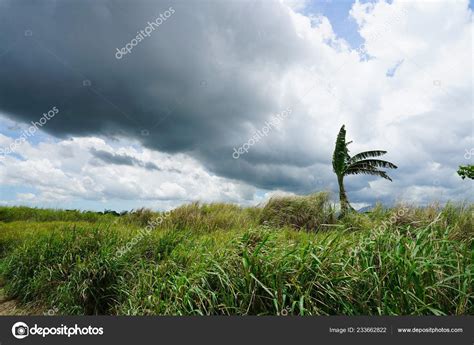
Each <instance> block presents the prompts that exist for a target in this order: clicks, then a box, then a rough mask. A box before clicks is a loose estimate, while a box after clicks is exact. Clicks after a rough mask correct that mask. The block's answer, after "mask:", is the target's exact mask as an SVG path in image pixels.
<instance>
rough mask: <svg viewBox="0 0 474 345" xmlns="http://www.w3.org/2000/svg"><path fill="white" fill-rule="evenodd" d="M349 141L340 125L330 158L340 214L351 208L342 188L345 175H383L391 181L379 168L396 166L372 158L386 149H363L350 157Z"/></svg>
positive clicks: (383, 152)
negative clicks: (336, 187) (336, 186)
mask: <svg viewBox="0 0 474 345" xmlns="http://www.w3.org/2000/svg"><path fill="white" fill-rule="evenodd" d="M350 143H352V141H349V142H346V129H345V127H344V125H342V127H341V129H340V130H339V134H338V135H337V139H336V145H335V148H334V154H333V158H332V167H333V170H334V172H335V173H336V176H337V183H338V185H339V200H340V204H341V213H342V214H346V213H347V211H348V210H353V209H352V207H351V205H350V204H349V200H348V199H347V195H346V190H345V188H344V177H345V176H347V175H360V174H365V175H374V176H379V177H383V178H384V179H387V180H390V181H392V179H391V178H390V177H389V176H388V175H387V173H386V172H385V171H383V170H380V169H379V168H390V169H396V168H397V166H396V165H395V164H393V163H390V162H387V161H384V160H381V159H374V157H379V156H382V155H384V154H386V153H387V151H381V150H374V151H365V152H360V153H358V154H356V155H354V156H352V157H351V156H350V155H349V149H348V148H347V146H348V145H349V144H350Z"/></svg>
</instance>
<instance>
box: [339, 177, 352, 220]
mask: <svg viewBox="0 0 474 345" xmlns="http://www.w3.org/2000/svg"><path fill="white" fill-rule="evenodd" d="M337 183H338V184H339V201H340V203H341V214H342V215H344V214H346V213H347V211H348V210H349V209H350V208H351V206H350V205H349V200H347V195H346V190H345V189H344V177H343V176H338V177H337Z"/></svg>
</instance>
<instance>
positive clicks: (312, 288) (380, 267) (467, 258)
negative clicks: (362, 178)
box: [0, 194, 474, 315]
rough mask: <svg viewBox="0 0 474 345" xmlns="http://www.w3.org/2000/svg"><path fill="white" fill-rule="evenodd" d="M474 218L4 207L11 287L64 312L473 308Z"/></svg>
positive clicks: (322, 202)
mask: <svg viewBox="0 0 474 345" xmlns="http://www.w3.org/2000/svg"><path fill="white" fill-rule="evenodd" d="M473 213H474V205H472V204H471V205H446V206H444V207H438V206H431V207H425V208H416V207H412V206H406V205H399V206H397V207H395V208H392V209H385V208H382V207H381V206H379V207H376V208H375V209H374V210H373V211H371V212H369V213H364V214H356V213H354V214H349V215H347V216H346V217H344V218H342V219H337V217H336V215H335V213H334V210H333V208H332V207H331V206H330V203H329V200H328V196H327V195H325V194H316V195H311V196H307V197H293V198H283V199H274V200H272V201H271V202H270V203H269V204H268V205H267V206H266V207H264V208H257V207H254V208H240V207H237V206H234V205H228V204H210V205H205V204H191V205H187V206H182V207H179V208H177V209H175V210H173V211H172V212H170V213H163V214H160V213H154V212H151V211H147V210H138V211H136V212H133V213H129V214H125V215H121V216H114V215H110V214H105V215H101V214H95V213H81V212H77V211H75V212H71V211H59V210H41V209H31V208H24V207H22V208H15V207H3V208H0V277H1V285H2V287H3V291H4V294H5V295H6V296H7V297H8V298H12V299H15V300H16V301H18V303H20V305H22V304H23V305H30V306H31V305H33V306H35V308H36V309H38V308H39V309H41V310H54V311H55V313H56V314H80V315H82V314H111V315H217V314H219V315H287V314H288V315H433V314H434V315H445V314H447V315H466V314H470V315H473V314H474V230H473V223H472V217H473ZM150 222H151V223H150ZM147 224H154V225H153V227H151V226H149V225H148V228H147Z"/></svg>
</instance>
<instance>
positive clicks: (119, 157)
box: [90, 148, 161, 171]
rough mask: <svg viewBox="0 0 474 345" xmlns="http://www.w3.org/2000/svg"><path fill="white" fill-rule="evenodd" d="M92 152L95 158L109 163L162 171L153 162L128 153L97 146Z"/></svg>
mask: <svg viewBox="0 0 474 345" xmlns="http://www.w3.org/2000/svg"><path fill="white" fill-rule="evenodd" d="M90 153H91V154H92V156H94V157H95V158H97V159H99V160H101V161H102V162H104V163H107V164H118V165H129V166H139V167H142V168H145V169H147V170H157V171H161V169H160V168H159V167H158V166H157V165H156V164H155V163H153V162H143V161H141V160H139V159H137V158H135V157H132V156H128V155H126V154H114V153H110V152H107V151H104V150H97V149H95V148H92V149H91V150H90Z"/></svg>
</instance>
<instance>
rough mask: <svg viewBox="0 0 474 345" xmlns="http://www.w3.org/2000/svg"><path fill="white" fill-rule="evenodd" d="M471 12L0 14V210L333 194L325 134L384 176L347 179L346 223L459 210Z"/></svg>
mask: <svg viewBox="0 0 474 345" xmlns="http://www.w3.org/2000/svg"><path fill="white" fill-rule="evenodd" d="M472 8H473V4H472V3H471V4H470V3H469V1H467V0H464V1H453V0H450V1H409V2H408V1H404V2H402V1H396V0H394V1H355V2H354V1H349V0H348V1H342V0H340V1H337V0H317V1H298V0H289V1H270V0H262V1H255V0H249V1H247V0H233V1H217V0H212V1H193V2H191V1H177V0H171V1H161V0H160V1H158V0H156V1H155V0H143V1H142V0H139V1H137V0H134V1H131V0H130V1H125V0H115V1H112V0H108V1H107V0H94V1H92V0H90V1H89V0H83V1H80V2H79V1H72V0H44V1H41V2H39V1H28V0H25V1H18V0H0V42H1V45H0V153H1V155H0V204H4V205H18V204H24V205H34V206H42V207H61V208H81V209H95V210H102V209H104V208H111V209H116V210H124V209H131V208H137V207H140V206H147V207H151V208H154V209H167V208H170V207H174V206H176V205H179V204H182V203H186V202H190V201H194V200H201V201H205V202H213V201H223V202H235V203H239V204H242V205H253V204H257V203H260V202H262V201H264V200H265V199H266V198H268V197H269V196H270V195H273V194H274V193H297V194H307V193H311V192H314V191H318V190H330V191H333V192H336V191H337V183H336V178H335V175H334V173H333V172H332V167H331V158H332V151H333V148H334V141H335V138H336V135H337V132H338V130H339V128H340V127H341V125H342V124H345V125H346V128H347V131H348V139H349V140H353V141H354V142H353V144H351V145H350V149H351V152H352V153H356V152H358V151H362V150H367V149H384V150H387V151H388V154H387V156H386V159H388V160H390V161H392V162H394V163H395V164H396V165H398V167H399V168H398V169H397V170H396V171H391V172H390V173H389V174H390V176H391V177H392V178H393V182H390V181H387V180H381V179H376V178H374V177H368V176H349V177H348V178H346V189H347V191H348V195H349V199H350V200H351V201H352V202H353V203H354V204H355V205H356V206H364V205H368V204H373V203H375V202H376V201H381V202H384V203H387V204H390V203H393V202H397V201H407V202H412V203H417V204H426V203H430V202H433V201H440V202H446V201H448V200H453V201H462V200H469V201H472V200H473V199H474V197H473V194H474V193H473V184H472V182H470V181H466V180H464V181H463V180H461V179H460V178H459V176H457V174H456V170H457V167H458V165H460V164H472V160H474V149H473V147H474V143H473V130H474V125H473V124H474V121H473V115H472V114H473V84H472V83H473V69H472V52H473V50H472V48H473V47H472V44H473V24H472ZM48 112H49V115H48ZM44 114H46V115H44ZM276 119H279V120H278V122H279V123H278V125H276ZM32 122H33V123H32ZM35 122H36V124H34V123H35ZM265 128H266V129H265ZM257 131H260V133H262V131H264V132H265V134H264V135H259V136H258V137H257V139H255V138H256V134H255V133H258V132H257ZM244 145H245V147H246V151H247V152H244V151H242V150H240V153H241V154H236V153H235V152H236V151H237V152H238V151H239V148H241V147H243V146H244ZM236 157H237V159H236Z"/></svg>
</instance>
